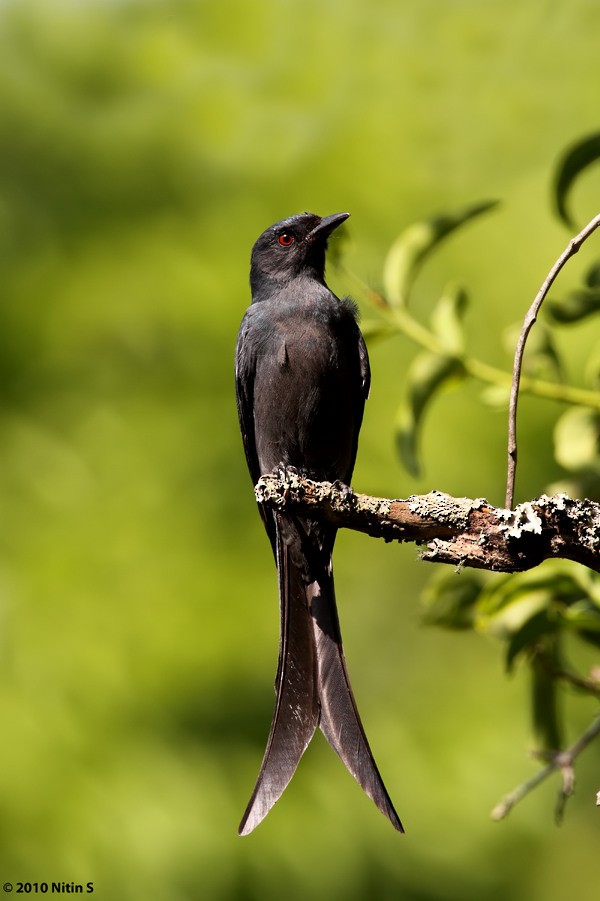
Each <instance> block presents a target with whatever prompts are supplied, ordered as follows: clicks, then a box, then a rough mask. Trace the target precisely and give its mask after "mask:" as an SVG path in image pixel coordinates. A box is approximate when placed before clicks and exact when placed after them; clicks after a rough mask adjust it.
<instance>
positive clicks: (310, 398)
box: [236, 213, 404, 835]
mask: <svg viewBox="0 0 600 901" xmlns="http://www.w3.org/2000/svg"><path fill="white" fill-rule="evenodd" d="M348 215H349V214H348V213H337V214H336V215H333V216H325V217H324V218H320V217H319V216H316V215H314V214H313V213H301V214H300V215H297V216H291V217H290V218H289V219H284V220H283V221H282V222H278V223H276V224H275V225H273V226H271V228H268V229H267V230H266V231H265V232H264V233H263V234H262V235H261V236H260V238H259V239H258V240H257V241H256V243H255V245H254V247H253V250H252V261H251V270H250V287H251V289H252V305H251V306H250V307H249V309H248V310H247V311H246V315H245V316H244V319H243V321H242V324H241V327H240V331H239V335H238V341H237V348H236V396H237V407H238V415H239V420H240V427H241V431H242V437H243V441H244V449H245V451H246V459H247V461H248V467H249V469H250V475H251V477H252V481H253V483H254V484H256V482H257V481H258V479H259V477H260V476H261V474H263V473H268V472H272V471H274V470H276V469H278V468H279V467H290V468H293V469H295V470H297V471H298V473H299V474H301V475H303V476H306V477H308V478H312V479H316V480H321V481H322V480H328V481H336V480H339V481H341V482H343V483H346V484H349V482H350V478H351V476H352V470H353V468H354V461H355V459H356V450H357V445H358V433H359V429H360V425H361V422H362V417H363V409H364V405H365V400H366V398H367V395H368V393H369V385H370V370H369V359H368V356H367V349H366V347H365V343H364V341H363V337H362V335H361V332H360V329H359V328H358V325H357V321H356V320H357V310H356V307H355V305H354V304H353V303H352V301H351V300H349V299H347V298H344V299H340V298H338V297H336V295H335V294H334V293H333V292H332V291H330V290H329V288H328V287H327V285H326V284H325V251H326V248H327V239H328V237H329V235H330V234H331V232H332V231H333V230H334V229H335V228H337V227H338V226H339V225H341V223H342V222H344V220H345V219H347V218H348ZM259 509H260V514H261V516H262V518H263V520H264V524H265V527H266V530H267V533H268V535H269V538H270V540H271V545H272V547H273V552H274V554H275V561H276V563H277V570H278V573H279V605H280V619H281V632H280V643H279V664H278V669H277V678H276V685H275V689H276V695H277V698H276V702H275V711H274V713H273V721H272V723H271V731H270V733H269V738H268V741H267V747H266V750H265V755H264V758H263V762H262V766H261V768H260V773H259V774H258V779H257V782H256V786H255V788H254V792H253V793H252V797H251V798H250V802H249V804H248V807H247V808H246V812H245V813H244V816H243V818H242V821H241V823H240V827H239V832H240V834H241V835H247V834H248V833H249V832H251V831H252V830H253V829H254V828H255V827H256V826H257V825H258V824H259V823H260V822H261V820H262V819H263V818H264V817H265V816H266V815H267V813H268V812H269V810H270V809H271V807H272V806H273V804H275V802H276V801H277V800H278V799H279V798H280V797H281V794H282V793H283V791H284V789H285V787H286V786H287V784H288V783H289V781H290V779H291V778H292V776H293V774H294V771H295V769H296V767H297V765H298V762H299V760H300V758H301V757H302V754H303V753H304V751H305V750H306V748H307V746H308V743H309V742H310V740H311V738H312V736H313V735H314V732H315V729H316V728H317V726H320V728H321V731H322V732H323V734H324V735H325V738H326V739H327V741H328V742H329V744H330V745H331V747H332V748H333V749H334V751H335V752H336V753H337V754H338V755H339V756H340V758H341V759H342V761H343V762H344V764H345V765H346V767H347V768H348V770H349V771H350V773H351V774H352V775H353V776H354V778H355V779H356V781H357V782H358V783H359V785H360V786H361V787H362V788H363V789H364V791H365V792H366V793H367V795H369V797H370V798H372V799H373V801H374V802H375V804H376V805H377V807H379V809H380V810H381V811H382V813H384V814H385V815H386V816H387V817H388V818H389V820H390V821H391V823H392V825H393V826H394V827H395V828H396V829H397V830H398V831H400V832H403V831H404V830H403V829H402V824H401V823H400V820H399V818H398V815H397V813H396V811H395V810H394V807H393V804H392V802H391V800H390V797H389V795H388V793H387V791H386V789H385V786H384V784H383V782H382V779H381V776H380V775H379V771H378V769H377V766H376V764H375V761H374V760H373V755H372V754H371V750H370V748H369V743H368V741H367V737H366V735H365V732H364V729H363V727H362V724H361V721H360V717H359V715H358V710H357V708H356V702H355V700H354V696H353V694H352V689H351V687H350V681H349V678H348V671H347V669H346V662H345V660H344V652H343V650H342V639H341V634H340V626H339V621H338V616H337V610H336V604H335V594H334V588H333V570H332V565H331V553H332V550H333V545H334V541H335V536H336V529H335V528H334V527H332V526H330V525H328V524H326V523H324V522H320V521H319V520H318V519H315V518H312V517H309V516H305V515H302V516H300V515H295V514H291V513H276V512H274V511H272V510H270V509H267V508H265V507H264V506H260V508H259Z"/></svg>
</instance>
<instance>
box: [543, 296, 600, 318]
mask: <svg viewBox="0 0 600 901" xmlns="http://www.w3.org/2000/svg"><path fill="white" fill-rule="evenodd" d="M545 311H546V315H547V316H549V317H550V318H551V319H553V320H554V322H556V323H558V324H560V325H570V324H571V323H573V322H580V321H581V320H582V319H585V318H586V317H587V316H593V314H594V313H598V312H600V288H597V287H594V288H578V289H577V290H576V291H572V292H571V293H570V294H569V295H568V296H567V297H566V298H565V299H564V300H551V299H549V300H547V301H546V306H545Z"/></svg>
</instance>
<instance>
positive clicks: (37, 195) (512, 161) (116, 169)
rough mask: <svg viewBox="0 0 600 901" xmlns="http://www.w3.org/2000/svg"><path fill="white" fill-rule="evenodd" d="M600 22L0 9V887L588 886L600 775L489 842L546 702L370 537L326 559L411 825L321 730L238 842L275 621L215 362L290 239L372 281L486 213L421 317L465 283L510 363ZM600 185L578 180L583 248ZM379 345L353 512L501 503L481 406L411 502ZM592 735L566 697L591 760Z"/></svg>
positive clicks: (557, 5) (475, 339)
mask: <svg viewBox="0 0 600 901" xmlns="http://www.w3.org/2000/svg"><path fill="white" fill-rule="evenodd" d="M599 34H600V7H599V6H598V4H597V3H596V2H595V0H572V2H570V3H561V2H557V0H530V2H525V3H523V2H522V0H503V2H502V3H493V2H483V0H479V2H476V0H450V2H449V0H420V2H412V3H411V2H406V3H398V2H392V0H369V2H368V3H367V2H365V0H346V2H345V3H343V4H342V3H341V2H339V0H336V2H333V0H319V2H317V0H306V2H304V3H292V2H288V0H254V2H252V3H244V2H242V0H237V2H228V0H223V2H220V3H216V2H202V0H145V2H142V0H138V2H135V0H121V2H118V0H113V2H109V0H104V2H102V0H96V2H94V0H88V2H84V0H79V2H76V0H71V2H68V0H62V2H61V0H38V2H31V0H13V2H10V0H5V2H2V3H1V4H0V272H1V291H2V301H1V305H0V400H1V405H0V509H1V511H2V516H1V527H0V643H1V645H0V646H1V654H0V672H1V676H0V716H1V717H2V723H3V741H2V746H1V749H0V883H3V882H5V881H11V882H13V883H15V884H16V883H17V881H19V880H29V881H31V882H34V881H43V880H46V881H51V880H63V881H71V880H74V881H75V882H82V883H85V882H87V881H88V880H93V881H94V885H95V891H96V893H97V894H98V895H99V896H100V897H102V898H111V899H113V898H115V899H117V898H118V899H123V901H129V899H138V898H144V899H146V901H154V899H165V898H169V899H171V901H180V899H181V901H183V899H196V898H202V899H204V898H206V899H244V901H254V899H261V901H266V899H270V898H273V899H275V898H282V897H283V898H286V899H288V901H295V899H300V898H302V899H304V898H307V897H309V898H312V899H314V901H320V899H332V898H344V899H363V898H367V897H368V898H377V899H392V898H394V899H396V898H404V899H411V901H446V899H447V901H456V899H461V901H481V899H482V898H485V899H491V901H494V899H498V901H500V899H502V901H505V899H507V898H510V899H513V901H541V899H544V901H558V899H563V898H565V897H567V896H571V895H572V894H573V892H574V891H575V892H576V895H577V898H578V899H579V901H592V899H596V898H597V896H598V890H597V866H596V863H597V842H598V816H599V814H598V812H597V810H596V809H595V808H594V795H595V791H596V790H597V788H599V787H600V786H599V785H598V784H597V771H598V762H599V761H598V758H599V754H598V750H597V749H594V748H592V749H590V750H589V751H588V752H587V754H586V755H584V756H583V757H582V758H581V760H580V763H579V766H578V776H579V783H578V785H579V787H580V791H579V793H578V795H577V796H576V797H575V799H574V800H573V801H572V802H571V804H570V806H569V809H568V811H567V817H566V821H565V823H564V825H563V827H562V828H561V829H560V830H558V829H557V828H556V827H555V826H554V824H553V821H552V807H553V803H554V792H555V788H556V785H555V784H550V783H548V784H547V785H544V786H543V787H542V788H541V789H539V790H538V792H537V793H536V794H535V795H534V796H531V797H530V798H528V799H527V800H526V801H525V802H524V803H523V804H522V805H521V806H520V807H518V808H517V809H516V810H515V811H514V812H513V813H512V814H511V816H510V818H509V819H508V820H507V821H505V822H503V823H501V824H497V823H492V821H491V820H490V818H489V811H490V809H491V808H492V807H493V805H494V804H495V803H496V802H497V801H498V799H499V798H500V796H501V795H502V794H503V793H504V792H506V791H507V790H508V789H510V788H512V787H513V786H514V784H516V783H517V782H519V781H521V780H522V779H523V778H525V777H526V776H528V775H530V774H531V773H532V772H533V771H534V764H532V763H531V761H530V760H529V759H528V757H527V751H528V749H529V748H530V747H531V738H530V735H529V731H528V718H527V717H528V713H527V707H526V702H527V691H528V686H527V685H526V683H525V681H524V680H523V679H522V678H519V674H517V675H516V676H515V677H513V678H511V679H510V680H507V679H506V678H505V677H504V674H503V671H502V661H501V656H500V654H499V652H498V648H497V647H496V646H495V645H494V644H493V643H491V642H490V641H489V640H487V639H483V638H479V639H478V638H477V637H475V636H473V635H461V634H457V635H452V634H449V633H443V632H437V631H435V630H433V629H424V628H423V627H422V626H421V625H420V616H421V614H420V608H419V593H420V590H421V588H422V586H423V584H424V583H425V581H426V579H427V578H428V577H429V576H430V575H431V574H432V572H433V569H432V567H430V566H426V565H425V564H421V563H419V562H418V559H417V553H416V551H415V549H414V547H399V546H397V545H385V544H384V543H383V542H377V541H374V540H370V539H368V538H366V537H365V536H362V535H358V534H351V533H342V534H341V535H340V537H339V539H338V545H337V548H336V578H337V590H338V598H339V606H340V616H341V620H342V627H343V631H344V636H345V644H346V653H347V658H348V661H349V668H350V672H351V675H352V678H353V683H354V687H355V691H356V695H357V700H358V704H359V707H360V709H361V711H362V714H363V719H364V722H365V726H366V728H367V732H368V734H369V737H370V740H371V744H372V746H373V749H374V753H375V756H376V758H377V761H378V763H379V765H380V768H381V770H382V773H383V776H384V778H385V780H386V783H387V786H388V789H389V791H390V793H391V795H392V797H393V798H394V801H395V803H396V805H397V808H398V810H399V813H400V815H401V817H402V819H403V821H404V824H405V826H406V828H407V835H406V836H405V837H399V836H398V835H397V834H395V833H394V832H393V830H392V829H391V828H390V827H389V825H388V824H387V823H386V821H385V820H384V819H383V817H381V816H380V815H379V814H378V812H377V811H376V810H375V808H374V807H373V805H372V804H371V802H370V801H368V799H367V798H365V797H364V796H363V795H362V793H361V792H360V790H359V789H358V787H357V786H356V785H355V784H354V783H353V781H352V780H351V778H350V777H349V776H348V774H347V773H346V772H345V770H344V769H343V767H342V766H341V764H340V763H339V761H338V760H337V758H336V757H335V755H333V754H332V753H331V752H330V750H329V748H328V747H327V746H326V744H325V742H324V740H322V738H321V736H317V737H316V739H315V741H314V742H313V745H311V747H310V749H309V752H308V753H307V754H306V755H305V758H304V759H303V761H302V763H301V765H300V767H299V770H298V773H297V774H296V776H295V778H294V780H293V781H292V783H291V785H290V787H289V789H288V790H287V791H286V793H285V795H284V797H283V798H282V800H281V801H280V803H279V804H277V806H276V807H275V809H274V810H273V812H272V813H271V814H270V816H269V817H268V819H267V820H266V821H265V822H264V823H263V824H262V825H261V827H260V828H259V829H258V830H257V831H256V833H254V834H253V835H252V836H251V837H249V838H246V839H240V838H238V837H237V835H236V829H237V824H238V822H239V819H240V816H241V814H242V812H243V809H244V807H245V804H246V802H247V800H248V797H249V793H250V791H251V789H252V786H253V783H254V779H255V777H256V774H257V771H258V766H259V763H260V760H261V757H262V753H263V748H264V742H265V739H266V735H267V731H268V725H269V721H270V716H271V710H272V704H273V693H272V684H273V678H274V673H275V667H276V656H277V629H278V614H277V601H276V578H275V572H274V567H273V564H272V559H271V552H270V549H269V546H268V542H267V539H266V536H265V534H264V531H263V528H262V524H261V523H260V520H259V517H258V515H257V513H256V510H255V507H254V501H253V496H252V491H251V485H250V481H249V478H248V474H247V471H246V468H245V461H244V458H243V452H242V447H241V441H240V439H239V436H238V431H237V421H236V414H235V404H234V395H233V373H232V368H233V348H234V343H235V338H236V333H237V328H238V325H239V322H240V319H241V317H242V314H243V312H244V310H245V308H246V306H247V304H248V302H249V290H248V283H247V278H248V264H249V253H250V248H251V245H252V243H253V241H254V239H255V238H256V237H257V236H258V234H259V233H260V232H261V231H262V230H263V228H265V227H266V226H268V225H269V224H271V223H272V222H274V221H276V220H277V219H280V218H282V217H283V216H287V215H290V214H292V213H295V212H299V211H302V210H305V209H306V210H312V211H315V212H318V213H320V214H322V215H324V214H327V213H333V212H337V211H339V210H349V211H350V212H351V213H352V218H351V219H350V221H349V225H348V229H347V231H348V240H347V241H346V242H345V244H344V247H343V253H344V261H345V263H346V265H347V266H349V267H350V268H351V269H352V270H354V271H355V272H357V273H358V274H359V275H360V276H361V277H362V278H363V279H365V280H366V281H367V282H370V283H372V284H374V285H377V284H379V282H380V279H381V268H382V264H383V260H384V257H385V253H386V250H387V248H388V247H389V245H390V243H391V242H392V241H393V239H394V238H395V237H396V235H397V233H398V232H399V231H400V230H401V229H402V228H403V227H405V226H406V225H407V224H409V223H410V222H412V221H413V220H415V219H420V218H423V217H425V216H429V215H431V214H434V213H437V212H440V211H444V210H450V209H454V208H456V207H460V206H463V205H465V204H467V203H471V202H474V201H477V200H481V199H487V198H490V197H498V198H500V199H502V201H503V204H502V206H501V207H500V208H499V211H497V212H495V213H493V214H489V215H488V216H486V217H485V219H482V220H481V221H477V222H476V223H474V224H472V225H470V226H468V227H467V228H465V229H464V230H462V231H461V232H460V233H459V234H457V235H456V236H455V237H453V238H452V240H450V241H448V242H447V243H446V245H445V246H444V247H443V248H442V249H441V250H440V252H439V253H438V254H437V255H436V256H435V260H434V261H433V264H432V265H431V266H430V267H429V268H428V269H427V270H426V271H425V272H424V273H423V274H422V276H421V279H420V283H419V296H420V303H421V304H422V309H423V314H425V313H426V312H427V311H428V309H430V308H431V304H432V302H433V300H435V298H436V297H437V296H438V294H439V292H440V290H441V288H442V286H443V284H444V282H445V281H446V280H447V279H448V278H450V277H460V278H461V279H462V280H464V282H465V283H466V284H467V286H468V288H469V290H470V293H471V297H472V308H471V311H470V313H469V318H468V329H469V336H470V341H471V346H472V347H473V348H477V353H478V355H479V356H480V357H481V358H483V359H487V360H489V361H490V362H493V363H494V364H496V365H502V366H505V367H508V366H509V365H510V359H511V352H510V349H507V348H506V347H505V346H504V345H503V343H502V340H501V335H502V333H503V331H504V329H505V328H507V327H509V326H510V325H511V324H513V323H514V322H515V321H517V320H519V319H520V318H522V315H523V313H524V311H525V309H526V308H527V306H528V305H529V303H530V300H531V299H532V297H533V295H534V294H535V292H536V291H537V289H538V287H539V285H540V283H541V281H542V280H543V278H544V276H545V274H546V272H547V271H548V269H549V268H550V265H551V264H552V262H553V261H554V259H555V258H556V257H557V256H558V254H559V253H560V252H561V251H562V249H563V248H564V246H565V245H566V243H567V240H568V237H569V235H567V234H566V233H565V231H564V229H563V228H562V227H561V226H560V225H559V224H558V223H557V221H556V219H555V218H554V217H553V215H552V212H551V208H550V190H549V185H550V177H551V173H552V170H553V166H554V164H555V162H556V159H557V157H558V155H559V154H560V153H561V152H562V150H563V149H564V147H565V145H566V144H568V143H570V142H571V141H574V140H576V139H578V138H580V137H581V136H582V135H584V134H586V133H588V132H591V131H594V130H597V128H598V76H597V60H598V49H599V48H598V35H599ZM599 197H600V179H598V177H597V174H594V173H591V172H590V174H589V175H587V176H586V177H585V179H583V178H582V179H581V184H579V185H578V186H577V187H576V189H575V191H574V195H573V209H574V211H576V215H577V216H578V218H579V219H580V220H581V222H582V224H583V222H584V221H587V219H588V218H590V217H591V216H592V215H593V214H594V213H596V212H598V198H599ZM580 256H582V257H584V256H585V251H584V252H582V254H580ZM588 263H589V258H588ZM584 265H585V260H583V259H582V260H581V261H579V260H576V261H574V262H573V263H572V264H571V268H570V269H569V270H568V272H567V274H566V275H565V276H564V279H565V283H568V284H574V283H575V282H576V281H577V278H578V273H580V271H581V267H582V266H584ZM329 281H330V284H331V286H332V287H333V288H334V290H336V291H337V292H338V293H341V292H344V291H347V290H349V286H348V284H346V282H345V279H344V277H343V276H342V275H341V274H340V273H339V272H336V271H335V270H334V269H333V268H331V270H330V277H329ZM358 299H359V300H360V299H361V298H358ZM368 316H369V311H368V309H366V308H364V318H365V319H368ZM596 339H597V329H596V333H595V332H594V326H590V325H589V323H588V324H587V325H584V326H582V327H577V328H575V329H572V330H570V331H568V332H566V333H564V334H561V341H562V342H563V346H564V352H565V354H566V356H567V359H568V360H570V364H569V365H570V367H571V369H570V371H569V372H568V373H567V375H568V376H569V377H570V378H572V379H573V380H574V381H575V382H577V380H578V378H579V375H580V373H579V371H578V366H577V364H578V360H579V359H580V358H581V353H582V351H581V349H582V347H589V346H591V345H592V344H593V342H594V341H595V340H596ZM370 352H371V362H372V369H373V387H372V395H371V400H370V401H369V404H368V408H367V413H366V417H365V423H364V427H363V434H362V440H361V446H360V450H359V461H358V465H357V468H356V472H355V477H354V486H355V487H356V488H357V489H358V490H361V491H367V492H369V493H374V494H376V493H380V494H385V495H388V496H406V495H408V494H409V493H417V492H424V491H427V490H429V489H430V488H434V487H435V488H438V489H440V490H444V491H447V492H449V493H452V494H465V495H468V496H471V497H476V496H481V495H486V496H488V497H489V499H490V500H491V501H492V502H494V503H501V502H502V499H503V491H504V478H505V475H504V470H505V429H506V424H505V415H504V413H496V412H493V411H491V410H490V409H488V408H484V407H483V406H482V405H481V404H480V401H479V396H478V395H479V390H480V389H479V388H478V387H477V386H475V385H467V386H465V387H462V388H461V389H460V390H457V391H454V392H448V393H446V394H444V395H443V397H442V398H441V399H440V400H437V401H436V402H435V403H434V405H433V409H432V410H431V411H430V414H429V416H428V420H427V424H426V429H425V433H424V436H423V439H424V440H423V455H424V460H425V474H424V476H423V478H422V479H420V480H417V481H415V480H413V479H410V478H409V477H408V476H407V475H406V473H405V472H404V471H403V470H402V468H401V467H400V464H399V462H398V460H397V457H396V456H395V450H394V442H393V434H394V418H395V415H396V409H397V405H398V402H399V399H400V394H401V386H402V380H403V374H404V373H405V371H406V367H407V365H408V362H409V361H410V359H411V357H412V355H413V354H414V352H415V349H414V348H413V347H412V346H411V345H410V344H409V342H408V341H405V340H404V339H394V340H393V341H390V342H388V343H385V342H380V343H375V344H373V345H372V346H371V351H370ZM559 412H560V408H558V407H557V406H556V405H552V404H545V403H540V402H536V403H534V402H532V401H527V400H526V399H524V400H523V403H522V408H521V420H520V422H521V431H520V440H521V445H520V447H521V459H520V465H519V479H518V486H517V494H518V497H517V499H518V500H523V499H527V498H529V497H532V496H535V495H536V494H538V493H540V492H541V491H542V490H543V488H544V486H545V485H546V484H547V483H548V481H550V480H551V479H554V478H556V477H557V475H558V471H557V469H556V466H555V464H553V462H552V453H551V450H552V447H551V444H552V426H553V423H554V421H555V419H556V417H557V415H558V413H559ZM592 712H593V711H592V710H591V709H590V706H589V703H584V702H581V703H580V704H579V705H576V706H575V707H574V708H573V707H571V708H570V717H571V719H570V727H571V729H572V733H571V734H572V736H573V737H574V736H575V734H576V731H577V730H578V729H581V728H582V727H583V726H584V725H585V724H587V722H588V721H589V719H590V718H591V715H592ZM595 774H596V775H595ZM594 779H596V781H594Z"/></svg>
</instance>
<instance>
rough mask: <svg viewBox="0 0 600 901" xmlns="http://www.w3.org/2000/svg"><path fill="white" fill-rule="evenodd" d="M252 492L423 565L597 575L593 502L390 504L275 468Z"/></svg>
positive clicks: (599, 554) (599, 528) (599, 557)
mask: <svg viewBox="0 0 600 901" xmlns="http://www.w3.org/2000/svg"><path fill="white" fill-rule="evenodd" d="M255 493H256V499H257V501H258V502H259V503H260V504H267V505H269V506H271V507H274V508H275V509H278V510H283V509H287V510H296V511H303V512H305V513H312V515H316V516H318V517H320V518H322V519H324V520H327V521H328V522H330V523H332V525H336V526H337V527H338V528H345V529H354V530H355V531H359V532H365V533H366V534H368V535H371V536H373V537H374V538H383V539H384V540H385V541H414V542H416V543H417V544H423V545H426V550H424V552H423V554H422V559H423V560H427V561H432V562H437V563H450V564H454V565H460V566H471V567H475V568H477V569H487V570H493V571H496V572H521V571H523V570H526V569H532V568H533V567H534V566H537V565H538V564H539V563H541V562H542V561H543V560H546V559H549V558H552V557H562V558H564V559H567V560H575V561H576V562H578V563H582V564H583V565H585V566H587V567H589V568H590V569H593V570H595V571H597V572H600V504H596V503H594V502H593V501H589V500H585V499H584V500H573V499H571V498H569V497H567V496H566V495H564V494H559V495H556V496H555V497H548V496H547V495H542V496H541V497H539V498H536V499H535V500H532V501H528V502H526V503H524V504H519V505H518V506H517V507H516V508H515V509H514V510H505V509H503V508H501V507H493V506H491V504H488V502H487V501H486V500H484V499H482V498H478V499H476V500H472V499H470V498H455V497H451V496H450V495H448V494H444V493H443V492H441V491H432V492H430V493H429V494H425V495H413V496H411V497H409V498H407V499H406V500H391V499H389V498H381V497H371V496H369V495H366V494H357V493H356V492H354V491H353V490H352V489H350V488H348V487H347V486H346V485H342V484H340V483H333V482H315V481H312V480H311V479H305V478H302V477H301V476H300V475H299V474H298V473H296V472H295V471H293V470H291V469H283V468H282V469H280V470H279V471H277V472H276V473H273V474H270V475H264V476H262V477H261V478H260V479H259V481H258V483H257V484H256V488H255Z"/></svg>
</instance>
